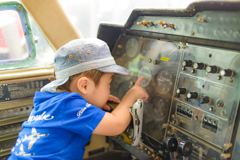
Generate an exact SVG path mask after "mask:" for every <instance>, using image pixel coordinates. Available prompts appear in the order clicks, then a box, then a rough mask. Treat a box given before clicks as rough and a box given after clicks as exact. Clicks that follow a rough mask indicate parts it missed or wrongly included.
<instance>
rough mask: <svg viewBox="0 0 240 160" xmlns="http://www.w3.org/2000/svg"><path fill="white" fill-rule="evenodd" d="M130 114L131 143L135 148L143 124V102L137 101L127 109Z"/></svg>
mask: <svg viewBox="0 0 240 160" xmlns="http://www.w3.org/2000/svg"><path fill="white" fill-rule="evenodd" d="M129 111H130V113H131V114H132V118H133V141H132V144H131V145H132V146H137V145H138V144H139V141H140V138H141V133H142V123H143V100H142V99H138V100H137V101H136V102H135V103H134V104H133V106H132V107H131V108H129Z"/></svg>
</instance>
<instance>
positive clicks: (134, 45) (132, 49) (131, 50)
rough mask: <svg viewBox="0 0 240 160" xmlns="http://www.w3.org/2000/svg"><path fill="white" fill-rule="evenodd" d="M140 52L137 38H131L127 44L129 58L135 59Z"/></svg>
mask: <svg viewBox="0 0 240 160" xmlns="http://www.w3.org/2000/svg"><path fill="white" fill-rule="evenodd" d="M137 51H138V40H137V39H136V38H130V39H129V40H128V41H127V44H126V54H127V55H128V57H131V58H132V57H135V56H136V54H137Z"/></svg>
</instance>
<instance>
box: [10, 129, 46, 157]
mask: <svg viewBox="0 0 240 160" xmlns="http://www.w3.org/2000/svg"><path fill="white" fill-rule="evenodd" d="M48 135H49V134H48V133H47V134H41V133H37V130H36V128H32V134H31V135H29V136H27V135H26V134H25V137H24V138H22V139H21V140H17V143H18V144H17V145H19V143H22V142H24V141H26V140H30V142H29V143H28V149H31V148H32V146H33V144H34V143H35V142H36V141H37V140H38V139H40V138H41V137H45V136H48ZM19 150H20V152H19V153H17V152H15V153H16V155H22V156H31V155H34V153H26V152H24V150H23V144H21V146H20V148H19ZM12 151H14V148H13V150H12Z"/></svg>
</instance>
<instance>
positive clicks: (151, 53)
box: [139, 40, 157, 68]
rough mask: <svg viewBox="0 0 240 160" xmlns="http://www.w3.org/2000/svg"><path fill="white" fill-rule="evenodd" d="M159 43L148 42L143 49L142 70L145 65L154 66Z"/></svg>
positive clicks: (140, 63) (140, 64) (143, 45)
mask: <svg viewBox="0 0 240 160" xmlns="http://www.w3.org/2000/svg"><path fill="white" fill-rule="evenodd" d="M156 47H157V43H156V42H155V41H151V40H146V41H145V42H144V43H143V44H142V47H141V51H140V52H141V57H140V62H139V66H140V68H141V67H142V66H145V65H149V64H150V65H153V63H154V60H155V57H156V54H157V49H156Z"/></svg>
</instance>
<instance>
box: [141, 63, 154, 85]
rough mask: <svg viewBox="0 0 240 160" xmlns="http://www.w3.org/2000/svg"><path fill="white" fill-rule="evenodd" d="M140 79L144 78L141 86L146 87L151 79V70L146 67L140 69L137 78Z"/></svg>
mask: <svg viewBox="0 0 240 160" xmlns="http://www.w3.org/2000/svg"><path fill="white" fill-rule="evenodd" d="M140 77H144V79H143V80H142V83H141V86H142V87H147V86H148V85H149V83H150V81H151V79H152V74H151V70H150V69H149V68H148V67H147V66H144V67H142V68H141V69H140V70H139V72H138V78H140Z"/></svg>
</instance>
